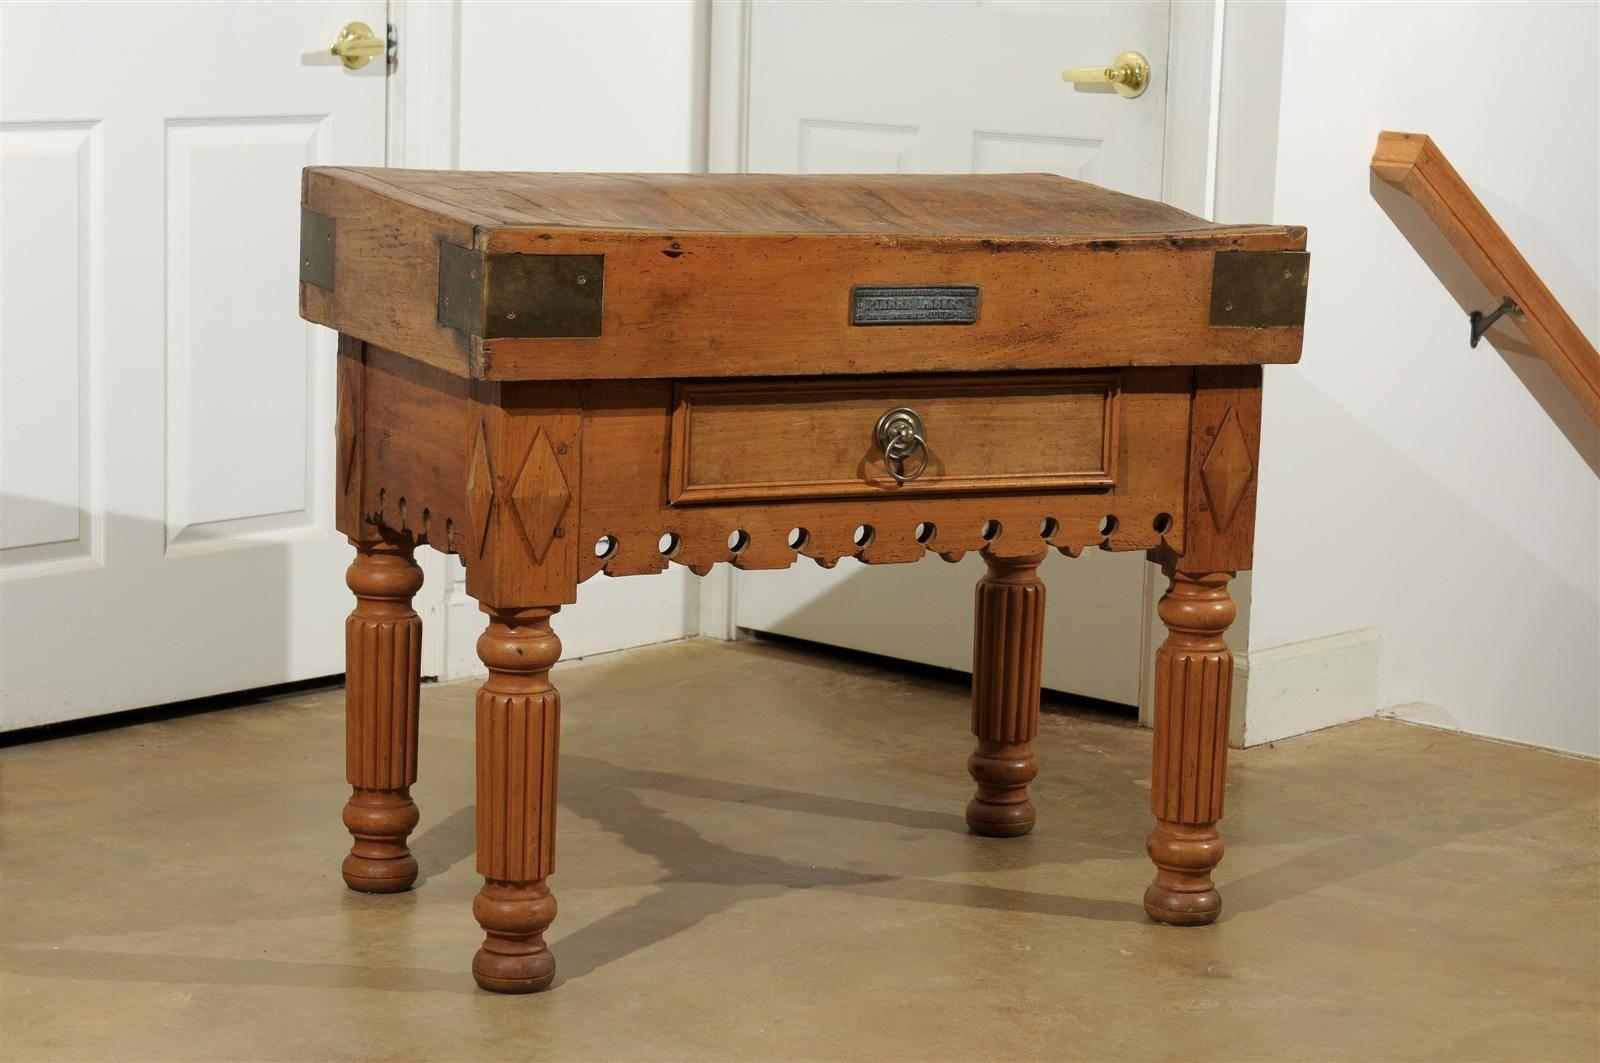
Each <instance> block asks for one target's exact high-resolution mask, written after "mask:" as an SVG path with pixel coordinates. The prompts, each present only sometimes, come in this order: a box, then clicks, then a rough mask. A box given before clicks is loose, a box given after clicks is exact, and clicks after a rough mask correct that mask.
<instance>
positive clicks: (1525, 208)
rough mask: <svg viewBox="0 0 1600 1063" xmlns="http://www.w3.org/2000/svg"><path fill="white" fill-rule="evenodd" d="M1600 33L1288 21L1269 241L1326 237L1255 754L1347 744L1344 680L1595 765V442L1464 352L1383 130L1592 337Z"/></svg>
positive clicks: (1561, 405) (1599, 611)
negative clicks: (1423, 151) (1513, 246)
mask: <svg viewBox="0 0 1600 1063" xmlns="http://www.w3.org/2000/svg"><path fill="white" fill-rule="evenodd" d="M1597 13H1600V8H1597V7H1596V6H1595V5H1592V4H1570V5H1554V4H1535V3H1481V4H1469V3H1451V4H1448V5H1444V4H1409V3H1394V4H1370V5H1367V4H1332V3H1291V4H1289V5H1288V8H1287V12H1286V17H1285V23H1284V53H1283V84H1282V97H1281V101H1280V113H1279V125H1278V158H1277V167H1276V173H1275V193H1274V194H1275V199H1276V203H1275V209H1274V215H1273V220H1275V221H1278V222H1286V223H1295V224H1303V225H1306V226H1307V227H1308V228H1309V229H1310V247H1311V252H1312V269H1311V296H1310V305H1309V307H1308V310H1307V320H1306V344H1305V354H1304V359H1303V361H1302V362H1301V364H1300V365H1299V366H1294V367H1269V369H1268V371H1267V382H1266V398H1265V410H1264V424H1263V439H1262V447H1261V449H1262V463H1261V472H1260V477H1261V493H1260V502H1259V515H1258V518H1257V520H1258V523H1257V545H1256V569H1255V574H1254V583H1253V592H1254V597H1253V602H1252V610H1251V618H1250V632H1249V645H1250V668H1251V675H1250V679H1249V682H1250V688H1249V692H1248V697H1247V705H1248V706H1249V707H1248V708H1247V728H1249V733H1248V739H1249V740H1250V741H1251V742H1252V743H1253V742H1256V741H1262V740H1266V739H1269V738H1274V737H1281V736H1282V735H1286V734H1293V733H1296V732H1298V731H1303V730H1309V729H1311V728H1313V727H1317V726H1322V725H1325V724H1327V723H1331V722H1336V721H1335V720H1334V719H1330V718H1329V713H1330V712H1331V711H1332V710H1331V709H1330V705H1329V703H1328V699H1326V698H1321V697H1319V693H1318V689H1317V685H1318V683H1319V682H1320V680H1318V679H1317V672H1318V669H1319V668H1323V667H1326V666H1327V665H1328V664H1329V662H1330V661H1333V662H1336V663H1337V665H1338V667H1337V668H1336V669H1333V670H1332V672H1330V673H1329V676H1328V678H1332V679H1334V680H1336V681H1337V682H1338V683H1342V684H1344V685H1346V686H1348V687H1350V688H1351V689H1352V690H1355V689H1359V688H1361V687H1362V686H1365V687H1366V688H1367V689H1369V690H1371V691H1374V692H1375V693H1374V694H1373V695H1372V696H1373V698H1374V702H1375V703H1374V704H1373V705H1360V706H1355V705H1351V706H1346V707H1347V708H1348V709H1349V711H1347V712H1345V713H1344V715H1345V716H1346V717H1349V716H1354V715H1359V714H1365V713H1369V712H1370V711H1371V710H1372V709H1373V708H1384V707H1392V706H1405V708H1404V709H1402V710H1401V711H1402V712H1403V713H1406V714H1411V715H1416V716H1418V717H1419V718H1422V719H1426V720H1430V721H1433V722H1438V723H1443V724H1445V725H1448V726H1457V727H1460V728H1462V729H1464V730H1467V731H1472V732H1476V733H1482V734H1488V735H1496V736H1500V737H1504V738H1509V739H1513V740H1517V741H1524V742H1532V743H1537V744H1540V745H1546V746H1553V747H1557V748H1562V749H1569V750H1576V751H1581V752H1585V753H1589V754H1600V665H1597V653H1600V487H1597V480H1596V474H1595V471H1594V469H1593V468H1591V466H1594V467H1595V468H1600V458H1597V453H1600V438H1597V435H1600V434H1597V433H1596V432H1595V430H1594V428H1593V427H1592V425H1590V424H1589V423H1588V422H1587V421H1586V420H1585V419H1584V418H1583V416H1582V414H1581V413H1580V412H1579V411H1578V409H1577V407H1576V404H1575V403H1573V402H1572V401H1571V400H1570V399H1569V398H1567V397H1566V396H1565V394H1564V393H1563V392H1561V390H1560V388H1559V386H1558V385H1554V383H1553V377H1552V376H1551V375H1550V374H1549V372H1548V370H1547V369H1546V368H1545V367H1544V366H1543V364H1542V363H1539V362H1537V361H1536V360H1534V359H1533V358H1532V357H1531V356H1529V355H1524V354H1519V353H1512V352H1511V350H1510V348H1511V346H1512V344H1510V343H1505V342H1502V343H1501V348H1502V350H1499V351H1497V350H1496V349H1495V347H1494V346H1492V345H1491V344H1490V343H1488V342H1486V343H1484V344H1483V345H1480V346H1479V347H1478V348H1477V349H1476V350H1474V349H1470V348H1469V347H1468V345H1467V320H1466V316H1465V314H1464V313H1463V312H1462V309H1461V308H1460V307H1459V306H1458V305H1457V302H1456V301H1455V299H1454V298H1453V297H1452V296H1451V294H1450V293H1449V291H1447V289H1446V288H1445V286H1444V285H1443V284H1442V283H1441V281H1440V279H1439V278H1438V277H1436V276H1435V275H1434V273H1433V272H1432V271H1431V270H1430V268H1429V266H1428V265H1427V264H1426V263H1425V262H1424V260H1423V259H1422V257H1420V256H1419V254H1418V252H1417V250H1416V249H1415V248H1414V247H1413V246H1412V244H1411V243H1409V242H1408V241H1407V239H1406V237H1404V236H1403V235H1402V234H1401V232H1400V231H1399V230H1398V229H1397V227H1396V225H1395V223H1394V222H1393V221H1391V219H1390V217H1389V216H1388V215H1387V214H1386V213H1385V211H1384V210H1383V209H1382V208H1380V206H1379V204H1378V203H1377V202H1376V201H1375V200H1374V194H1373V190H1372V188H1371V187H1370V181H1369V175H1368V160H1369V159H1370V157H1371V155H1372V150H1373V146H1374V143H1375V141H1376V139H1377V135H1378V132H1379V130H1382V129H1393V130H1403V131H1412V132H1424V133H1428V134H1430V135H1431V136H1432V137H1433V138H1434V140H1435V141H1436V142H1437V143H1438V144H1439V145H1440V146H1441V148H1442V149H1443V150H1444V152H1445V153H1446V154H1447V155H1448V156H1449V158H1450V160H1451V161H1452V162H1453V163H1454V164H1455V166H1456V168H1457V169H1458V170H1459V171H1460V172H1461V173H1462V175H1463V176H1464V177H1465V178H1466V180H1467V181H1468V182H1469V183H1470V184H1471V185H1472V187H1473V189H1474V191H1476V193H1477V194H1478V196H1479V198H1481V199H1482V200H1483V202H1484V204H1485V205H1486V206H1487V207H1488V208H1489V210H1490V211H1491V212H1492V213H1493V214H1494V215H1495V217H1496V218H1497V219H1498V220H1499V221H1500V223H1501V225H1502V226H1504V228H1505V229H1506V231H1507V232H1508V233H1509V234H1510V236H1511V238H1512V239H1513V240H1514V241H1515V242H1516V243H1517V245H1518V246H1519V247H1520V248H1521V250H1522V252H1523V253H1524V255H1525V256H1526V257H1527V258H1528V260H1529V262H1530V263H1532V265H1533V266H1534V268H1535V269H1536V270H1538V271H1539V272H1540V274H1541V275H1542V276H1543V278H1544V279H1545V281H1546V283H1547V284H1548V285H1549V286H1550V288H1551V289H1552V290H1553V291H1554V292H1555V294H1556V296H1557V297H1558V298H1559V299H1560V300H1561V301H1562V302H1563V303H1564V304H1565V305H1566V307H1567V309H1568V311H1569V312H1570V313H1571V314H1572V315H1573V317H1574V318H1576V319H1577V321H1578V323H1579V325H1580V327H1582V328H1583V330H1584V331H1585V332H1586V333H1587V334H1588V335H1589V337H1590V338H1591V339H1593V338H1594V337H1595V335H1596V332H1597V321H1600V296H1597V287H1600V244H1597V236H1600V216H1597V211H1600V195H1597V182H1600V142H1597V133H1600V103H1597V97H1600V86H1597V83H1596V78H1595V75H1594V71H1595V68H1596V60H1597V41H1600V19H1597ZM1548 56H1557V57H1559V60H1558V62H1557V69H1559V70H1566V71H1570V76H1563V75H1559V74H1556V73H1554V72H1553V71H1552V69H1551V68H1550V67H1549V66H1548V65H1547V63H1546V61H1545V59H1543V58H1542V57H1548ZM1239 59H1240V57H1238V56H1230V57H1229V62H1235V61H1239ZM1547 75H1548V76H1547ZM1485 298H1486V302H1485V303H1484V304H1483V305H1484V308H1485V309H1487V308H1490V307H1492V306H1493V305H1494V303H1496V302H1498V293H1496V294H1495V296H1494V297H1493V298H1492V299H1489V298H1488V297H1487V296H1485ZM1536 396H1538V397H1536ZM1564 430H1565V431H1564ZM1374 634H1375V637H1376V641H1375V642H1373V641H1371V639H1372V636H1373V635H1374ZM1326 636H1336V637H1335V638H1333V639H1331V640H1330V641H1328V642H1324V643H1314V644H1308V645H1307V644H1306V640H1312V639H1318V638H1323V637H1326ZM1302 649H1303V650H1304V652H1301V650H1302ZM1266 662H1275V665H1274V667H1273V668H1272V669H1264V668H1263V665H1264V664H1265V663H1266ZM1363 669H1366V670H1369V671H1370V673H1371V674H1370V675H1368V676H1361V675H1352V674H1351V673H1352V672H1360V671H1361V670H1363ZM1268 671H1270V672H1271V674H1270V675H1269V674H1267V672H1268ZM1258 681H1259V682H1260V684H1261V687H1260V689H1258V687H1257V683H1258ZM1418 703H1420V704H1418ZM1258 705H1262V706H1270V707H1271V708H1272V712H1271V713H1258V712H1257V711H1256V710H1257V707H1258ZM1297 705H1299V706H1303V708H1302V709H1299V710H1297V709H1296V706H1297ZM1268 716H1270V719H1268V718H1267V717H1268ZM1258 721H1259V722H1260V726H1256V725H1257V723H1258Z"/></svg>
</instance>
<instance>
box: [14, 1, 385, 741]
mask: <svg viewBox="0 0 1600 1063" xmlns="http://www.w3.org/2000/svg"><path fill="white" fill-rule="evenodd" d="M0 20H3V22H0V38H3V44H0V47H3V49H4V51H3V55H0V59H3V63H4V70H3V84H0V153H3V154H0V186H3V204H0V210H3V215H0V238H3V261H0V269H3V273H4V304H3V328H0V343H3V346H0V373H3V377H0V386H3V389H4V391H3V397H0V403H3V413H4V423H3V425H0V441H3V448H4V449H3V450H0V475H3V484H0V491H3V506H4V510H3V513H0V528H3V532H0V566H3V568H0V686H3V694H4V703H3V704H4V708H3V712H0V728H4V729H11V728H16V727H24V726H30V725H34V724H40V723H47V722H54V721H59V720H66V719H72V718H77V717H82V716H89V715H95V714H99V713H105V712H111V711H116V710H119V709H125V708H132V707H137V706H142V705H150V704H156V703H162V702H169V701H174V700H179V699H183V698H189V697H197V696H203V695H210V694H216V693H220V692H224V691H228V690H238V689H243V688H248V687H252V686H260V685H264V684H270V683H279V682H285V681H289V680H294V679H300V678H306V677H310V676H316V675H327V674H333V673H337V672H339V671H341V670H342V669H343V662H342V655H343V637H342V631H341V629H342V623H343V615H344V613H345V612H346V611H347V610H348V608H349V604H348V603H349V595H348V592H347V591H346V590H345V589H344V586H343V579H342V573H343V569H344V567H345V565H346V564H347V563H348V560H349V554H350V551H349V547H348V544H346V543H345V542H344V540H343V537H342V536H339V535H338V534H337V533H336V532H335V531H334V529H333V494H332V468H333V460H332V447H333V432H332V425H333V419H334V414H333V380H334V377H333V363H334V336H333V334H332V333H329V332H327V331H326V330H322V329H316V328H314V327H312V326H310V325H308V324H306V323H305V322H302V321H301V320H300V319H299V316H298V313H297V307H296V281H297V270H296V268H295V257H296V251H297V244H298V239H299V208H298V203H299V182H300V169H301V167H303V166H306V165H311V164H329V163H349V164H355V165H380V164H381V163H382V162H383V158H384V150H383V137H384V66H383V63H382V62H381V60H380V61H379V62H377V63H373V64H371V65H369V66H368V67H367V68H365V69H363V70H360V71H351V70H347V69H345V68H344V67H343V66H342V65H341V64H340V63H339V62H338V60H336V59H334V58H333V57H332V56H329V55H327V54H326V47H327V45H328V43H329V42H331V41H332V40H333V38H334V36H335V35H336V33H337V32H338V30H339V28H340V26H342V25H343V24H344V23H346V22H348V21H352V20H359V21H362V22H366V23H368V24H369V25H370V26H372V27H374V28H375V29H377V30H378V32H380V33H381V32H382V27H383V26H384V24H385V21H386V20H385V11H384V5H383V4H382V3H381V2H374V0H341V2H338V3H332V2H329V3H322V2H308V3H295V4H272V5H267V4H231V3H209V4H149V3H138V4H129V3H104V4H99V3H96V4H89V3H64V4H26V5H23V4H7V5H5V7H4V9H3V11H0ZM64 42H70V54H69V53H68V52H67V51H65V50H64Z"/></svg>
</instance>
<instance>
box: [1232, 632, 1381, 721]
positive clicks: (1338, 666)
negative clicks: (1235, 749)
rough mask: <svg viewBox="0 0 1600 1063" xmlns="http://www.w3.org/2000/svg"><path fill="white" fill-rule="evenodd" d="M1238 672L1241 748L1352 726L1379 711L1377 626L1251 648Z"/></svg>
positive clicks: (1238, 660) (1239, 658)
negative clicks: (1340, 725)
mask: <svg viewBox="0 0 1600 1063" xmlns="http://www.w3.org/2000/svg"><path fill="white" fill-rule="evenodd" d="M1233 668H1234V685H1233V704H1232V706H1231V710H1230V711H1231V712H1232V714H1233V727H1232V732H1233V733H1232V735H1231V736H1230V742H1231V744H1233V745H1235V746H1259V745H1262V744H1263V743H1266V742H1276V741H1277V740H1278V739H1280V738H1288V737H1290V736H1292V735H1298V734H1305V733H1306V732H1307V731H1318V730H1321V729H1322V728H1324V727H1332V726H1334V725H1335V724H1340V723H1348V722H1349V721H1351V720H1359V719H1361V718H1363V717H1366V716H1371V715H1372V714H1373V713H1374V712H1375V711H1376V710H1377V707H1378V631H1377V629H1376V628H1361V629H1359V630H1356V631H1345V632H1341V633H1340V634H1337V635H1327V636H1325V637H1323V638H1316V639H1307V640H1305V641H1304V642H1291V643H1287V644H1285V645H1282V646H1271V647H1268V648H1266V649H1262V650H1251V651H1250V652H1249V653H1248V654H1238V655H1236V656H1235V658H1234V665H1233Z"/></svg>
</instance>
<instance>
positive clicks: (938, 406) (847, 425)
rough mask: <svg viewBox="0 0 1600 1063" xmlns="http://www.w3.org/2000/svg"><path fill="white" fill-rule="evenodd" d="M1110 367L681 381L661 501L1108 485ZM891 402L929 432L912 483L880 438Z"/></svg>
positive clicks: (1113, 394) (1111, 480)
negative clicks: (923, 464)
mask: <svg viewBox="0 0 1600 1063" xmlns="http://www.w3.org/2000/svg"><path fill="white" fill-rule="evenodd" d="M1117 381H1118V375H1117V374H1116V373H1083V372H1076V373H1049V374H1030V375H1026V376H1017V375H1002V376H990V377H973V376H958V377H902V378H893V377H891V378H876V379H872V380H854V379H841V378H836V377H835V378H828V379H821V380H809V381H807V380H799V381H796V380H778V381H727V382H686V383H681V384H679V385H678V386H677V388H676V389H675V403H674V410H673V418H672V454H671V461H670V465H669V469H670V474H669V483H668V501H670V502H671V503H672V504H674V505H688V504H695V503H703V502H704V503H710V502H717V503H725V502H747V501H762V500H771V499H785V498H796V499H798V498H856V497H863V496H867V497H870V496H883V495H886V494H901V493H941V494H961V493H968V492H984V493H999V492H1012V491H1051V490H1074V489H1086V488H1108V487H1112V486H1114V485H1115V483H1116V471H1115V469H1114V468H1113V463H1114V457H1113V456H1114V454H1115V450H1116V448H1115V445H1114V441H1115V439H1116V409H1117V395H1118V391H1117ZM897 407H908V408H910V409H912V410H914V411H915V412H916V413H917V415H918V416H919V417H920V418H921V420H922V423H923V426H924V428H925V433H924V435H925V438H926V441H927V459H928V460H927V468H926V469H925V470H924V471H923V473H922V474H921V475H920V476H918V477H916V478H915V479H913V480H910V481H909V482H906V483H899V482H897V481H896V480H895V478H894V477H893V476H892V475H890V472H889V469H888V467H887V466H886V464H885V458H884V453H883V450H882V449H881V448H880V447H879V445H878V442H877V439H876V429H877V424H878V419H879V418H880V417H881V416H882V415H883V414H885V413H886V412H888V411H889V410H892V409H895V408H897ZM920 457H921V455H920V454H918V455H916V457H915V459H914V460H911V461H910V462H909V466H908V468H910V469H914V468H915V467H916V463H917V460H920Z"/></svg>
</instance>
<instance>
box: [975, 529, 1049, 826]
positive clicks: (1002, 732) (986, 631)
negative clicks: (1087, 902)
mask: <svg viewBox="0 0 1600 1063" xmlns="http://www.w3.org/2000/svg"><path fill="white" fill-rule="evenodd" d="M985 560H986V561H987V562H988V565H989V571H988V573H987V574H985V576H984V577H983V578H982V579H981V580H979V581H978V591H977V603H976V609H977V616H976V620H975V623H974V626H973V630H972V733H973V734H974V735H976V736H977V738H978V748H977V749H975V750H973V752H972V755H971V756H970V757H968V758H967V771H968V772H970V773H971V775H972V778H973V781H975V782H976V783H977V784H978V793H977V795H976V796H975V797H973V799H972V800H971V801H970V802H968V804H967V826H968V827H970V828H971V829H972V831H973V832H974V833H976V834H987V835H991V836H993V837H997V838H1010V837H1015V836H1016V835H1019V834H1026V833H1028V832H1029V831H1030V830H1032V829H1033V820H1034V810H1033V802H1032V801H1030V800H1028V784H1029V783H1030V782H1032V781H1033V777H1034V776H1035V775H1038V774H1039V763H1038V761H1036V760H1034V757H1033V750H1032V748H1031V747H1030V746H1029V743H1030V742H1032V741H1033V739H1034V737H1035V736H1036V735H1038V733H1039V678H1040V676H1039V668H1040V662H1041V660H1042V658H1043V656H1044V583H1043V582H1041V581H1040V579H1039V562H1041V561H1043V560H1044V554H1043V553H1042V552H1041V553H1040V554H1039V555H1037V556H1034V557H1025V558H996V557H989V556H988V555H985Z"/></svg>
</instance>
